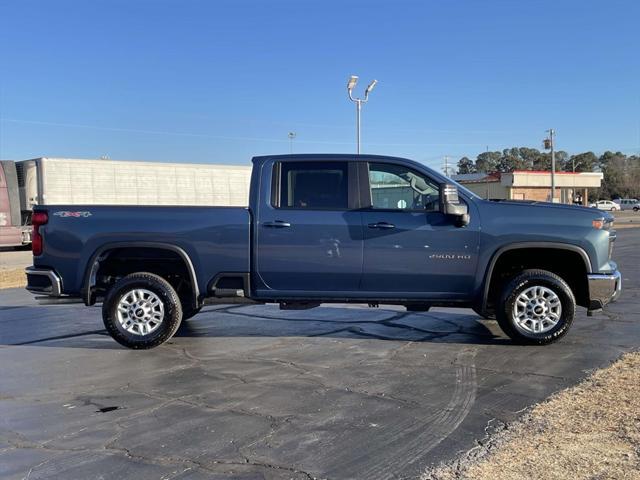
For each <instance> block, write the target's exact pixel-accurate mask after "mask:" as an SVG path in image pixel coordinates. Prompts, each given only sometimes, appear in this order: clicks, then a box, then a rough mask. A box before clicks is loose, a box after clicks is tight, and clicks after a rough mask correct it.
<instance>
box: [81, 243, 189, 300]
mask: <svg viewBox="0 0 640 480" xmlns="http://www.w3.org/2000/svg"><path fill="white" fill-rule="evenodd" d="M128 248H140V249H143V250H149V251H150V250H162V251H166V252H172V253H174V254H176V255H177V256H178V257H179V258H180V259H181V261H182V262H183V264H184V267H185V269H186V271H187V273H188V276H189V282H190V284H191V290H192V295H191V300H192V306H193V307H194V308H197V307H199V306H200V289H199V286H198V276H197V274H196V270H195V268H194V266H193V262H192V260H191V257H190V256H189V254H188V253H187V252H186V251H185V250H184V249H183V248H181V247H179V246H177V245H172V244H170V243H162V242H110V243H106V244H104V245H102V246H101V247H99V248H97V249H96V250H95V251H94V252H93V254H92V255H91V257H90V259H89V261H88V262H87V266H86V268H85V272H84V275H83V281H82V290H81V293H82V298H83V300H84V303H85V305H93V304H94V303H95V300H96V299H95V296H94V295H93V290H94V288H95V286H96V281H97V273H98V271H99V269H100V264H101V262H103V261H105V260H106V259H107V258H108V257H109V255H111V254H112V253H113V252H114V251H117V250H121V249H128Z"/></svg>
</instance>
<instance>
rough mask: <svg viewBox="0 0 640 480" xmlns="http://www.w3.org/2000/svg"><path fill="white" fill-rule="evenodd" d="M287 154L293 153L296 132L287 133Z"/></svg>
mask: <svg viewBox="0 0 640 480" xmlns="http://www.w3.org/2000/svg"><path fill="white" fill-rule="evenodd" d="M287 137H289V153H293V139H294V138H296V132H289V134H288V135H287Z"/></svg>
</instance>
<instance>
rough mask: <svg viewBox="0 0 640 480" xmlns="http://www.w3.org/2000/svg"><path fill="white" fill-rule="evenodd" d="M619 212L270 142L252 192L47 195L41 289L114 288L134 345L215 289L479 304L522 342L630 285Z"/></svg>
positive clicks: (118, 315)
mask: <svg viewBox="0 0 640 480" xmlns="http://www.w3.org/2000/svg"><path fill="white" fill-rule="evenodd" d="M612 225H613V217H612V216H611V215H610V214H609V213H606V212H600V211H597V210H593V209H588V208H584V207H578V206H573V205H562V204H552V203H540V202H535V201H530V202H526V201H490V200H483V199H482V198H480V197H478V196H477V195H475V194H474V193H472V192H471V191H469V190H467V189H465V188H464V187H462V186H460V185H458V184H456V183H455V182H453V181H452V180H450V179H448V178H446V177H444V176H443V175H441V174H440V173H438V172H436V171H434V170H431V169H430V168H427V167H426V166H424V165H423V164H420V163H417V162H413V161H410V160H406V159H402V158H394V157H385V156H374V155H357V156H356V155H282V156H266V157H256V158H254V159H253V171H252V176H251V186H250V193H249V206H248V208H247V207H186V206H177V207H167V206H157V207H149V206H97V205H84V206H83V205H49V206H41V205H39V206H36V207H35V208H34V211H33V255H34V256H33V263H34V265H33V266H32V267H30V268H28V269H27V279H28V285H27V289H28V290H30V291H32V292H34V293H36V294H39V295H49V296H51V297H57V298H58V299H62V300H63V301H67V302H68V301H69V299H73V298H76V299H81V300H82V301H83V302H84V303H85V304H86V305H93V304H94V303H96V302H102V317H103V321H104V324H105V326H106V328H107V330H108V332H109V333H110V334H111V335H112V337H113V338H114V339H115V340H117V341H118V342H120V343H121V344H122V345H124V346H126V347H129V348H138V349H140V348H152V347H155V346H157V345H160V344H162V343H163V342H166V341H167V340H168V339H169V338H171V337H172V336H173V334H174V333H175V332H176V330H177V329H178V327H179V325H180V322H181V321H183V320H184V319H187V318H189V317H192V316H193V315H195V314H197V313H198V311H199V310H200V308H201V307H202V305H203V304H204V303H205V301H207V302H218V303H230V302H243V301H244V302H254V303H256V302H257V303H278V304H280V308H282V309H306V308H313V307H316V306H318V305H320V304H321V303H325V302H339V303H344V302H353V303H365V304H369V305H370V306H374V307H375V306H378V305H379V304H396V305H404V306H405V307H406V308H407V310H409V311H427V310H428V309H429V308H430V307H432V306H446V307H451V306H453V307H471V308H473V309H474V310H475V311H476V312H478V313H479V314H480V315H482V316H485V317H489V316H492V315H495V317H496V318H497V320H498V323H499V325H500V327H501V328H502V329H503V330H504V332H505V333H506V334H507V335H509V336H510V337H511V338H512V339H514V340H515V341H516V342H519V343H532V344H548V343H552V342H554V341H556V340H558V339H559V338H561V337H562V336H564V335H565V334H566V333H567V331H568V330H569V328H570V327H571V325H572V322H573V320H574V315H575V310H576V305H579V306H582V307H585V308H586V309H587V310H588V312H589V313H590V312H593V311H595V310H599V309H601V308H603V307H604V306H605V305H606V304H607V303H608V302H610V301H612V300H615V299H616V298H617V296H618V295H619V294H620V291H621V288H622V281H621V276H620V273H619V272H618V268H617V265H616V264H615V262H613V261H612V260H611V252H612V248H613V243H614V241H615V239H616V234H615V231H614V230H613V229H612Z"/></svg>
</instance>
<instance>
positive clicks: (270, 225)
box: [262, 220, 291, 228]
mask: <svg viewBox="0 0 640 480" xmlns="http://www.w3.org/2000/svg"><path fill="white" fill-rule="evenodd" d="M262 225H264V226H265V227H267V228H287V227H290V226H291V224H290V223H289V222H283V221H282V220H276V221H274V222H264V223H263V224H262Z"/></svg>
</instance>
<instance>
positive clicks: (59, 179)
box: [15, 158, 251, 225]
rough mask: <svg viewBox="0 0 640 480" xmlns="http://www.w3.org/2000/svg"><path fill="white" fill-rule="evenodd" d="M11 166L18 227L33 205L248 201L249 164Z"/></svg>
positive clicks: (55, 162)
mask: <svg viewBox="0 0 640 480" xmlns="http://www.w3.org/2000/svg"><path fill="white" fill-rule="evenodd" d="M15 168H16V173H17V181H18V191H19V199H20V210H21V214H22V215H21V216H22V220H21V224H22V225H28V224H30V216H31V210H32V209H33V207H34V206H35V205H60V204H64V205H74V204H82V205H195V206H198V205H200V206H247V205H248V204H249V183H250V178H251V167H250V166H242V165H219V164H206V163H162V162H140V161H121V160H88V159H76V158H36V159H33V160H23V161H19V162H15Z"/></svg>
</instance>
